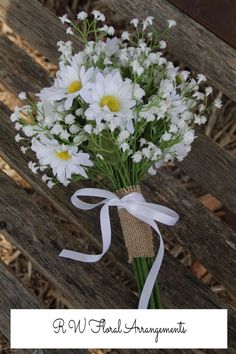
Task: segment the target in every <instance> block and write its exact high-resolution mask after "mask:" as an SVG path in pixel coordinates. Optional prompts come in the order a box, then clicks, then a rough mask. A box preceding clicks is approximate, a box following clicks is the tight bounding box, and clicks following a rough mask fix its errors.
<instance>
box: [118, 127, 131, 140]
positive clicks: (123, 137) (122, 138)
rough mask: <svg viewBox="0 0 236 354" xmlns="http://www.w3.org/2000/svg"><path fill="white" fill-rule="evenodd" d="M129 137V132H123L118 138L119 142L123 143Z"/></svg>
mask: <svg viewBox="0 0 236 354" xmlns="http://www.w3.org/2000/svg"><path fill="white" fill-rule="evenodd" d="M129 136H130V133H129V132H128V131H127V130H123V131H121V132H120V134H119V136H118V142H119V143H122V142H123V141H124V140H126V139H128V137H129Z"/></svg>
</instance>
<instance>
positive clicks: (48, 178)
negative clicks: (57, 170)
mask: <svg viewBox="0 0 236 354" xmlns="http://www.w3.org/2000/svg"><path fill="white" fill-rule="evenodd" d="M50 179H52V178H51V177H49V176H48V175H46V174H44V175H42V180H43V182H47V181H49V180H50Z"/></svg>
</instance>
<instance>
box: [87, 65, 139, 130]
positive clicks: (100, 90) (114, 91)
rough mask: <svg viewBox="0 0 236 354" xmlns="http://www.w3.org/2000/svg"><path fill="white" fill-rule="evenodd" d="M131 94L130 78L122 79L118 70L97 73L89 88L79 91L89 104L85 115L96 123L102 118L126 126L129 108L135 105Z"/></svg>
mask: <svg viewBox="0 0 236 354" xmlns="http://www.w3.org/2000/svg"><path fill="white" fill-rule="evenodd" d="M132 94H133V84H132V82H131V80H129V79H126V80H123V79H122V77H121V74H120V72H119V71H117V70H114V71H112V72H111V73H109V74H107V75H102V74H101V73H98V74H97V75H96V78H95V82H94V83H93V84H91V86H90V89H89V90H86V91H83V92H82V93H81V97H82V98H83V100H84V101H85V102H87V103H88V104H89V107H88V109H87V110H86V111H85V115H86V116H87V118H89V119H94V120H96V122H97V124H99V123H101V121H102V120H104V121H106V122H111V121H114V120H116V122H117V124H118V125H117V126H120V127H122V128H126V126H125V124H127V121H128V120H129V117H131V116H132V110H131V109H132V107H134V105H135V100H133V98H132ZM116 117H117V118H118V119H116ZM129 131H130V130H129Z"/></svg>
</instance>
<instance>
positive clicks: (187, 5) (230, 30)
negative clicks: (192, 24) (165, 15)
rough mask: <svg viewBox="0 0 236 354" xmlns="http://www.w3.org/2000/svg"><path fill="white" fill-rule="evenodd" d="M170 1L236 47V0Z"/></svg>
mask: <svg viewBox="0 0 236 354" xmlns="http://www.w3.org/2000/svg"><path fill="white" fill-rule="evenodd" d="M168 1H169V2H170V3H172V4H173V5H175V6H176V7H178V8H179V9H180V10H182V11H183V12H185V13H186V14H188V15H189V16H190V17H192V18H193V19H194V20H196V21H197V22H199V23H200V24H201V25H202V26H204V27H206V28H208V29H209V30H210V31H212V32H213V33H215V34H216V35H217V36H219V37H220V38H222V39H223V40H224V41H225V42H227V43H229V44H230V45H231V46H232V47H234V48H236V28H235V22H236V2H235V1H234V0H224V1H222V0H214V1H205V0H192V1H191V2H190V1H185V0H168Z"/></svg>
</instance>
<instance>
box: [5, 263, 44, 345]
mask: <svg viewBox="0 0 236 354" xmlns="http://www.w3.org/2000/svg"><path fill="white" fill-rule="evenodd" d="M0 289H1V294H0V330H1V331H2V333H3V334H4V336H5V337H6V338H8V339H9V338H10V309H38V308H42V307H43V304H42V303H41V301H40V300H39V299H37V298H36V297H35V296H34V295H33V294H32V293H31V292H30V291H29V290H28V289H26V288H25V286H24V285H23V284H22V283H21V282H20V281H19V280H18V279H17V278H16V277H15V275H14V274H13V273H12V272H11V271H10V269H9V268H8V267H7V266H6V265H5V264H4V263H3V262H2V261H1V260H0Z"/></svg>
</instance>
